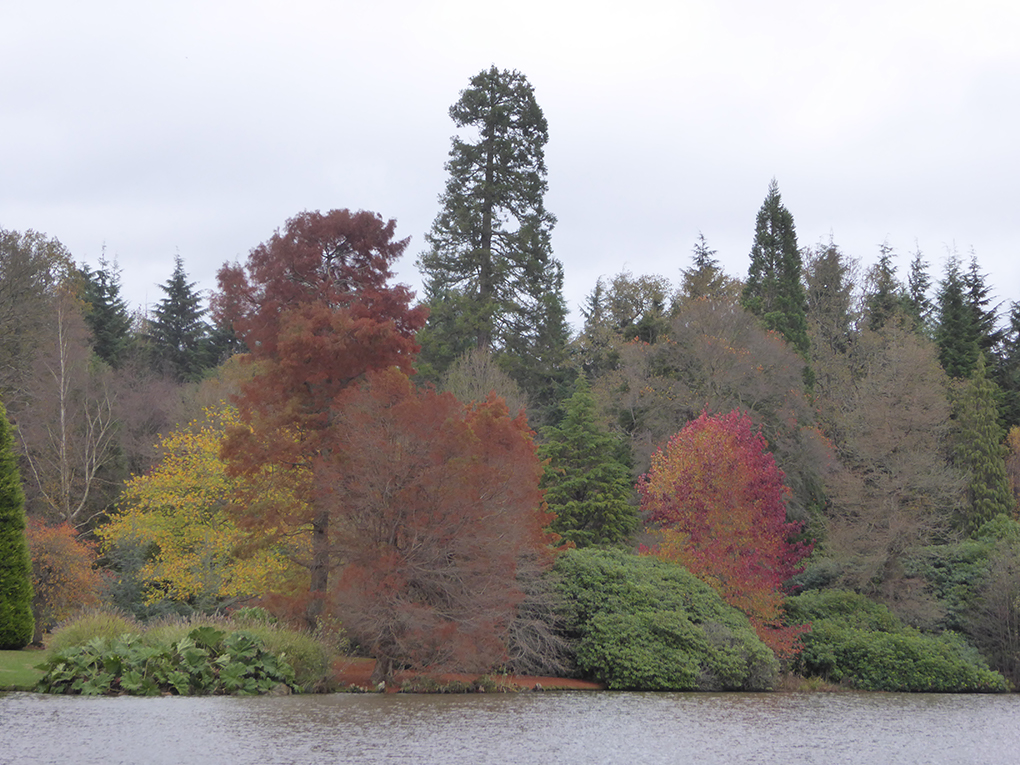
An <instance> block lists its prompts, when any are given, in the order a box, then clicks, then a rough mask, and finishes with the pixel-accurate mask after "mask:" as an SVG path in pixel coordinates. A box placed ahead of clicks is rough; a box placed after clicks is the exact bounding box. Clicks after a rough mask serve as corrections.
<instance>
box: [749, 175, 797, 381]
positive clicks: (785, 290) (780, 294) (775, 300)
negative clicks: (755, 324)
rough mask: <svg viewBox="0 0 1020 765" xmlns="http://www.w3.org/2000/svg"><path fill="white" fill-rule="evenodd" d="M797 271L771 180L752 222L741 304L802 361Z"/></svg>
mask: <svg viewBox="0 0 1020 765" xmlns="http://www.w3.org/2000/svg"><path fill="white" fill-rule="evenodd" d="M801 270H802V265H801V256H800V250H798V249H797V232H796V230H795V229H794V225H793V216H792V215H791V214H790V211H789V210H787V209H786V207H785V206H784V205H783V202H782V199H781V198H780V196H779V185H778V184H777V183H776V180H775V179H774V178H773V179H772V182H771V183H770V184H769V191H768V194H767V195H766V197H765V201H764V202H763V203H762V206H761V209H760V210H759V211H758V217H757V220H756V222H755V229H754V243H753V244H752V246H751V265H750V268H749V269H748V272H747V282H746V284H745V285H744V292H743V296H742V300H741V302H742V303H743V306H744V308H746V309H747V310H748V311H750V312H751V313H753V314H754V315H755V316H757V317H758V318H759V319H760V320H761V322H762V324H763V325H764V326H765V328H766V329H770V330H774V331H776V332H779V333H780V334H781V335H782V336H783V337H785V338H786V341H787V342H788V343H789V344H790V345H791V346H792V347H793V348H794V349H795V350H796V351H797V353H799V354H800V355H801V356H802V357H804V358H805V359H806V358H807V355H808V350H809V346H810V342H809V340H808V334H807V320H806V318H805V314H806V311H807V306H806V298H805V295H804V285H803V283H802V282H801ZM805 372H806V375H807V376H809V375H810V373H809V372H807V370H805Z"/></svg>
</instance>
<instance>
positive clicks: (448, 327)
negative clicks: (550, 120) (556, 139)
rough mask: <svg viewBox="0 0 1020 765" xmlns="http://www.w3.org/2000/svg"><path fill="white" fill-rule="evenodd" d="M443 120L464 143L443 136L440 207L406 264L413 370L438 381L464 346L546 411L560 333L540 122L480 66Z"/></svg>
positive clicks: (561, 348)
mask: <svg viewBox="0 0 1020 765" xmlns="http://www.w3.org/2000/svg"><path fill="white" fill-rule="evenodd" d="M450 117H451V118H452V119H453V121H454V124H455V125H456V126H457V127H458V128H469V129H472V130H473V132H474V135H472V136H469V137H468V138H467V139H465V138H461V137H459V136H454V138H453V139H452V140H453V146H452V148H451V150H450V159H449V161H448V162H447V163H446V170H447V172H448V174H449V177H448V179H447V183H446V190H445V191H444V193H443V194H442V195H441V196H440V203H441V205H442V208H441V210H440V212H439V215H438V216H437V217H436V219H435V221H434V222H433V224H432V229H431V230H430V232H429V233H428V234H427V235H426V237H425V238H426V241H427V243H428V250H427V251H426V252H424V253H423V254H422V255H421V257H420V259H419V261H418V267H419V268H420V269H421V271H422V273H423V274H424V277H425V279H424V282H425V299H426V302H427V303H428V305H429V308H430V312H431V313H430V316H429V323H428V325H427V326H426V327H425V329H424V330H423V331H422V332H421V333H420V334H419V338H418V339H419V342H420V343H421V346H422V350H421V355H420V360H419V370H420V371H421V372H423V373H425V375H426V376H428V377H432V378H433V379H440V378H441V377H442V375H443V373H444V372H445V370H446V369H447V368H448V367H449V365H450V364H451V363H452V362H453V361H454V360H455V359H456V358H458V357H460V356H461V355H462V354H463V353H464V352H465V351H466V350H467V349H468V348H469V347H470V346H472V345H473V346H475V347H477V348H482V349H486V350H491V351H493V352H494V353H495V354H496V356H497V358H498V359H499V360H500V363H501V364H502V365H503V366H504V368H505V369H506V370H507V371H508V372H509V373H510V374H511V376H512V377H514V379H516V380H517V382H518V383H519V384H520V385H521V386H522V387H523V388H524V389H525V391H526V392H527V393H528V394H529V397H530V398H531V399H532V400H533V401H537V402H540V403H541V402H544V403H545V404H546V405H548V403H550V401H551V399H552V398H553V397H554V396H555V388H556V386H557V384H558V382H559V381H558V378H557V375H558V371H559V368H560V367H561V365H562V363H563V362H564V360H565V356H566V343H567V339H568V329H567V324H566V304H565V302H564V299H563V294H562V293H563V267H562V265H561V264H560V262H559V261H558V260H556V259H555V258H554V257H553V256H552V247H551V232H552V228H553V225H554V223H555V220H556V219H555V217H554V216H553V215H552V214H550V213H549V212H548V211H546V209H545V204H544V195H545V192H546V189H547V185H548V184H547V183H546V167H545V144H546V142H547V141H548V138H549V131H548V125H547V123H546V119H545V116H544V115H543V114H542V110H541V108H539V106H538V103H537V102H536V100H535V94H534V91H533V89H532V87H531V85H530V84H529V83H528V81H527V79H526V78H525V77H524V75H522V74H520V73H519V72H516V71H513V72H510V71H505V70H504V71H500V70H497V69H496V67H492V68H490V69H488V70H486V71H483V72H480V73H479V74H477V75H476V76H474V77H473V78H472V79H471V81H470V87H468V88H467V89H465V90H464V91H462V92H461V94H460V98H459V99H458V101H457V102H456V103H455V104H454V105H453V106H452V107H450ZM472 138H473V139H474V140H471V139H472Z"/></svg>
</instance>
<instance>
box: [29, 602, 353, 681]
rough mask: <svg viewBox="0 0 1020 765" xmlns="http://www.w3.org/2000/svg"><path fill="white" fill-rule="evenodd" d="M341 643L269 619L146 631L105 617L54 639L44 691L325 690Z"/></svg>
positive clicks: (172, 624)
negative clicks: (336, 649) (281, 686)
mask: <svg viewBox="0 0 1020 765" xmlns="http://www.w3.org/2000/svg"><path fill="white" fill-rule="evenodd" d="M248 616H250V615H248ZM338 642H339V638H337V637H336V636H332V639H331V640H330V641H326V640H323V639H321V637H318V636H312V635H308V634H305V633H300V632H294V631H292V630H287V629H283V628H281V627H278V626H277V625H275V624H272V623H269V621H268V620H264V619H256V618H244V619H242V620H238V621H237V622H236V623H232V622H231V621H230V620H226V619H218V620H217V619H209V618H205V619H200V620H194V621H188V620H182V619H176V620H166V621H162V622H157V623H155V624H152V625H150V626H148V627H147V628H142V627H140V626H139V625H138V624H137V623H135V622H133V621H132V620H130V619H128V618H125V617H123V616H119V615H117V614H110V613H108V612H101V611H97V612H93V613H90V614H87V615H85V616H83V617H81V618H80V619H77V620H75V621H73V622H71V623H69V624H68V625H66V626H64V627H62V628H61V629H58V630H57V631H56V632H55V633H54V635H53V639H52V641H51V654H50V656H49V658H48V659H47V661H46V663H45V665H43V667H42V668H43V669H45V670H46V672H47V674H46V676H45V677H44V678H43V681H42V682H41V683H40V687H39V690H41V691H44V692H52V693H82V694H103V693H129V694H138V695H153V694H156V693H164V692H170V693H179V694H199V695H201V694H216V693H266V692H268V691H270V690H273V689H274V688H277V687H278V686H280V685H281V684H282V685H285V686H287V687H288V688H289V689H291V690H296V691H316V690H324V689H326V688H328V687H329V685H330V680H329V674H330V669H331V665H332V661H333V659H334V657H335V648H336V647H337V644H338Z"/></svg>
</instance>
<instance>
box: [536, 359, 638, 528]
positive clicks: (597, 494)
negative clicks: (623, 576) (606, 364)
mask: <svg viewBox="0 0 1020 765" xmlns="http://www.w3.org/2000/svg"><path fill="white" fill-rule="evenodd" d="M564 408H565V413H564V417H563V420H562V421H561V422H560V424H559V425H558V426H556V427H547V428H545V429H543V431H542V435H543V438H544V443H543V444H542V445H541V446H540V447H539V455H540V456H541V457H542V458H543V459H547V460H549V463H548V465H546V469H545V475H544V476H543V478H542V484H541V485H542V488H544V489H545V490H546V494H545V499H546V502H547V503H548V504H549V509H550V510H552V511H553V512H554V513H556V520H555V521H554V522H553V524H552V529H553V531H555V532H556V533H558V534H560V535H561V536H562V537H563V538H564V539H566V540H567V541H570V542H573V543H574V544H575V545H577V546H578V547H585V546H588V545H600V544H618V543H620V542H624V541H626V539H627V538H628V537H629V536H630V534H631V533H632V532H633V531H634V530H635V529H636V528H637V515H636V508H635V506H634V505H633V504H632V503H631V497H632V495H633V491H632V486H633V480H632V478H631V474H630V468H629V466H628V465H627V464H625V462H624V461H623V459H621V455H623V454H624V453H625V449H626V447H625V445H624V444H623V442H622V441H621V440H620V439H618V438H616V437H615V436H613V435H612V434H611V433H609V432H607V431H606V430H605V429H603V428H601V427H600V426H599V424H598V420H597V417H596V409H595V399H594V397H593V396H592V394H591V390H590V389H589V388H588V383H587V382H586V381H585V379H584V377H581V378H579V379H578V381H577V383H576V387H575V389H574V394H573V395H572V396H571V397H570V398H569V399H568V400H567V401H566V403H565V405H564Z"/></svg>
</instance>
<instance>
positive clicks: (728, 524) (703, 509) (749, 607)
mask: <svg viewBox="0 0 1020 765" xmlns="http://www.w3.org/2000/svg"><path fill="white" fill-rule="evenodd" d="M766 446H767V445H766V442H765V439H764V438H763V437H762V435H761V433H760V432H756V431H754V430H752V427H751V420H750V418H749V417H748V416H747V415H746V414H743V413H742V412H739V411H737V410H734V411H732V412H730V413H729V414H725V415H710V414H709V413H708V412H704V413H702V415H701V416H700V417H698V419H696V420H694V421H692V422H690V423H688V424H687V425H686V426H685V427H684V428H683V429H682V430H681V431H680V432H679V433H677V434H676V435H675V436H674V437H673V438H672V439H670V441H669V443H668V444H667V445H666V446H665V447H664V448H663V449H661V450H659V452H658V453H656V454H655V455H654V456H653V457H652V468H651V470H649V471H648V473H647V474H646V475H644V476H642V478H641V480H640V482H639V483H638V491H639V492H640V494H641V509H642V511H644V512H646V513H648V520H649V522H650V523H652V524H655V525H657V526H658V530H659V541H660V544H659V545H658V547H657V548H656V549H655V550H653V551H652V552H654V553H655V554H656V555H658V557H660V558H664V559H666V560H672V561H674V562H676V563H679V564H681V565H683V566H684V567H685V568H687V569H688V570H690V571H691V573H693V574H694V575H695V576H697V577H698V578H699V579H702V580H703V581H705V582H707V583H708V584H710V585H711V586H712V587H713V588H715V589H716V591H718V592H719V594H720V595H721V596H722V598H723V600H725V601H726V602H727V603H729V604H730V605H733V606H736V607H737V608H739V609H740V610H742V611H743V612H744V613H746V614H747V615H748V617H749V618H750V619H751V622H752V624H754V626H755V629H756V630H757V631H758V634H759V637H761V639H762V640H763V641H764V642H765V643H766V644H767V645H769V647H770V648H772V649H773V650H776V651H777V653H784V652H785V653H788V652H790V651H792V649H793V640H794V638H795V637H796V635H797V634H799V631H798V628H796V627H794V628H789V627H783V626H782V600H783V589H782V588H783V584H784V582H786V581H787V580H788V579H790V578H791V577H792V576H793V575H794V574H796V573H797V572H798V571H799V570H800V569H799V567H798V564H799V562H800V561H801V560H802V559H803V558H805V557H806V556H807V555H808V554H809V553H810V551H811V545H810V544H808V543H805V542H795V541H792V540H793V538H794V537H795V535H797V534H798V532H799V531H800V524H797V523H788V522H787V521H786V503H785V500H786V495H787V494H788V493H789V490H788V489H787V488H786V486H785V485H784V484H783V472H782V471H781V470H780V469H779V468H778V467H777V466H776V461H775V459H774V458H773V457H772V454H771V453H770V452H769V451H767V449H766Z"/></svg>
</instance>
